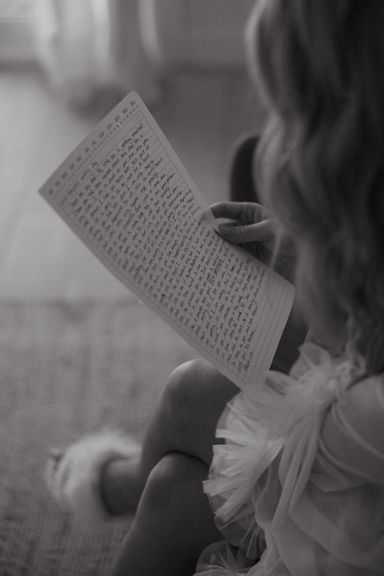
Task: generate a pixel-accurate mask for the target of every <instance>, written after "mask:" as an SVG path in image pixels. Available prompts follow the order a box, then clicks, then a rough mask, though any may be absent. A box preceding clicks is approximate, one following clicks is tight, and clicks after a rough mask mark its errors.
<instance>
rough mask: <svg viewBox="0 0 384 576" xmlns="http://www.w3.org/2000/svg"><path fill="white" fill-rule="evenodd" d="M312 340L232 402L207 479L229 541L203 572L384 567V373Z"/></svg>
mask: <svg viewBox="0 0 384 576" xmlns="http://www.w3.org/2000/svg"><path fill="white" fill-rule="evenodd" d="M363 371H364V367H363V365H361V366H354V365H352V364H351V363H350V362H349V360H348V359H347V358H345V357H342V358H337V359H335V358H332V357H331V356H330V355H329V354H328V353H327V352H326V351H325V350H323V349H322V348H320V347H318V346H316V345H314V344H311V343H306V344H304V346H303V347H302V350H301V355H300V358H299V360H298V362H297V363H296V365H295V366H294V367H293V369H292V371H291V373H290V375H289V376H286V375H284V374H281V373H277V372H270V374H269V377H268V379H267V381H266V383H265V385H264V386H262V387H260V395H259V399H258V401H257V402H254V401H252V400H250V399H249V398H247V397H246V396H245V395H244V394H242V393H240V394H239V395H238V396H236V397H235V399H234V400H233V401H232V402H231V403H230V404H229V405H228V407H227V409H226V411H225V413H224V415H223V417H222V419H221V422H220V423H219V426H218V430H217V436H218V437H221V438H224V439H225V444H219V445H217V446H215V448H214V459H213V462H212V466H211V471H210V476H209V478H208V480H207V481H206V483H205V491H206V492H207V494H208V496H209V498H210V500H211V503H212V506H213V509H214V511H215V517H216V523H217V525H218V527H219V529H220V530H221V531H222V533H223V535H224V537H225V539H224V540H223V541H222V542H221V543H217V544H215V545H214V546H213V547H209V548H208V549H206V550H205V551H204V553H203V554H202V556H201V558H200V561H199V564H198V567H197V572H196V573H197V574H199V575H200V576H202V575H204V576H229V575H233V574H236V575H238V574H247V575H248V576H288V575H289V576H308V575H311V576H320V575H321V576H344V575H345V576H347V575H348V576H357V575H359V576H362V575H367V576H370V575H374V574H375V575H377V574H383V566H384V442H383V441H382V438H384V376H382V375H379V376H375V377H372V378H367V379H361V378H362V374H363Z"/></svg>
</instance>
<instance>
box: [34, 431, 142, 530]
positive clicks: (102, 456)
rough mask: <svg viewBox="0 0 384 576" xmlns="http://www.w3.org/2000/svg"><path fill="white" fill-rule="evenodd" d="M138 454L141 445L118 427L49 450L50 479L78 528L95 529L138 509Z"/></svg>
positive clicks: (48, 478)
mask: <svg viewBox="0 0 384 576" xmlns="http://www.w3.org/2000/svg"><path fill="white" fill-rule="evenodd" d="M140 453H141V448H140V446H139V444H138V443H137V442H136V441H135V440H133V439H132V438H131V437H129V436H124V435H123V434H121V433H119V432H114V431H105V432H101V433H98V434H92V435H90V436H86V437H84V438H82V439H81V440H79V441H78V442H75V443H74V444H72V445H71V446H69V447H68V448H67V449H66V450H62V451H60V450H56V451H54V452H53V453H52V454H51V458H50V459H49V461H48V464H47V467H46V471H45V479H46V483H47V485H48V488H49V490H50V492H51V493H52V495H53V497H54V498H55V499H56V501H57V502H58V503H59V504H61V505H62V506H64V507H66V508H67V509H68V510H69V511H70V512H71V514H72V517H73V521H74V523H75V524H76V525H78V527H79V528H83V529H84V528H86V529H87V530H89V529H95V528H98V527H99V526H101V525H103V524H104V523H105V522H106V521H108V520H111V519H113V518H116V517H117V516H126V515H129V514H130V513H132V512H134V511H135V508H136V505H137V502H138V499H139V497H140V491H141V490H140V486H139V483H138V478H139V476H138V470H139V460H140Z"/></svg>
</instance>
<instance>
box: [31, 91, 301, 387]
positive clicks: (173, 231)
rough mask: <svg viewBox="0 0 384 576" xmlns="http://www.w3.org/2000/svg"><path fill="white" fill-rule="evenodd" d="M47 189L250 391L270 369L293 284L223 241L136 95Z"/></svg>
mask: <svg viewBox="0 0 384 576" xmlns="http://www.w3.org/2000/svg"><path fill="white" fill-rule="evenodd" d="M41 193H42V194H43V196H44V197H45V198H46V199H47V200H48V202H49V203H50V204H51V205H52V206H53V208H54V209H55V210H56V211H57V212H58V213H59V214H60V215H61V216H62V218H63V219H64V220H65V221H66V222H67V223H68V224H69V225H70V226H71V228H72V229H73V230H74V231H75V233H76V234H77V235H78V236H79V237H80V238H81V239H82V240H83V241H84V242H85V244H86V245H87V246H88V247H89V248H90V249H91V250H92V251H93V252H94V253H95V254H96V255H97V256H98V258H99V259H100V260H101V261H102V262H103V263H104V264H105V265H106V266H107V267H108V268H109V269H110V270H111V272H112V273H113V274H115V275H116V276H117V277H118V278H119V279H120V280H121V281H122V282H123V283H124V284H125V285H126V286H127V287H128V288H129V289H131V290H132V291H133V292H135V293H136V294H137V295H138V296H139V297H140V298H141V299H142V300H143V301H145V302H146V303H147V304H148V305H150V306H151V307H152V308H153V309H154V310H155V311H156V312H157V313H158V314H159V315H160V316H161V317H162V318H163V319H164V320H165V321H166V322H168V323H169V324H170V325H171V326H172V327H173V328H174V329H175V330H176V331H178V332H179V333H180V334H181V335H182V336H183V337H184V338H185V339H186V340H187V341H188V342H189V343H190V344H191V345H192V346H194V347H195V349H197V350H198V351H199V353H201V354H202V355H203V356H205V357H206V358H208V359H209V360H210V361H211V362H213V363H214V364H216V366H217V367H218V368H219V370H221V371H222V372H223V373H224V374H225V375H226V376H228V377H229V378H231V379H232V380H233V381H234V382H235V383H236V384H237V385H238V386H240V387H241V388H243V389H247V390H248V391H249V393H252V391H253V389H254V387H255V384H257V382H259V381H262V380H263V379H264V377H265V374H266V371H267V370H268V369H269V366H270V363H271V361H272V358H273V355H274V353H275V351H276V348H277V345H278V342H279V339H280V337H281V333H282V331H283V328H284V326H285V323H286V320H287V318H288V315H289V312H290V309H291V305H292V300H293V288H292V286H291V285H290V284H289V283H287V282H286V281H285V280H283V279H282V278H280V277H278V276H277V275H276V274H275V273H273V272H272V271H271V270H270V269H268V268H267V267H266V266H265V265H263V264H262V263H260V262H258V261H257V260H256V259H255V258H253V257H251V256H250V255H248V254H247V253H246V252H244V251H242V250H241V249H239V248H237V247H235V246H233V245H230V244H228V243H227V242H225V241H224V240H222V239H221V238H220V236H219V235H218V234H217V233H216V231H215V229H214V219H213V216H212V214H211V213H210V210H209V207H208V205H207V203H206V201H205V200H204V198H203V197H202V196H201V195H200V194H199V192H198V191H197V189H196V187H195V186H194V184H193V182H192V180H191V179H190V177H189V176H188V174H187V173H186V171H185V169H184V167H183V166H182V164H181V162H180V160H179V159H178V158H177V156H176V154H175V152H174V151H173V149H172V148H171V146H170V144H169V143H168V142H167V140H166V138H165V136H164V135H163V133H162V132H161V130H160V128H159V127H158V125H157V124H156V122H155V120H154V119H153V118H152V116H151V115H150V113H149V111H148V110H147V108H146V107H145V105H144V104H143V102H142V101H141V99H140V98H139V96H138V95H137V94H136V93H130V94H129V95H128V96H127V97H126V98H125V99H124V100H123V101H122V102H121V103H120V104H119V105H118V106H117V107H116V108H115V109H114V110H113V111H112V112H111V113H110V114H109V115H108V116H107V117H106V118H105V119H104V120H102V121H101V122H100V124H99V125H98V126H97V127H96V128H95V130H94V131H93V132H92V133H91V134H90V136H88V137H87V138H86V139H85V140H84V142H83V143H81V144H80V146H79V147H78V148H77V149H76V150H75V151H74V152H73V153H72V154H71V155H70V156H69V157H68V158H67V160H65V161H64V163H63V164H62V165H61V166H60V167H59V168H58V169H57V170H56V172H55V173H54V174H53V175H52V176H51V177H50V178H49V180H48V181H47V182H46V184H45V185H44V186H43V188H42V190H41Z"/></svg>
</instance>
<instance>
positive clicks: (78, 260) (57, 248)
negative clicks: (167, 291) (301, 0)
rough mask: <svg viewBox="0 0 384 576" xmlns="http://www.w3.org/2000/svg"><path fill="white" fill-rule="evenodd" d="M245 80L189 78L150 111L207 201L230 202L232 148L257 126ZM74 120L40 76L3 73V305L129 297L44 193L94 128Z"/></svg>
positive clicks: (88, 120) (176, 79)
mask: <svg viewBox="0 0 384 576" xmlns="http://www.w3.org/2000/svg"><path fill="white" fill-rule="evenodd" d="M256 102H257V100H256V98H255V95H254V92H253V89H252V87H251V86H250V84H249V81H248V79H247V78H246V76H245V74H243V73H241V72H230V73H229V72H225V73H224V72H219V71H214V72H202V71H197V70H195V71H193V72H188V73H186V72H184V73H177V74H176V73H175V74H174V75H172V77H171V78H170V79H169V86H168V88H167V92H166V94H165V97H164V100H163V101H162V103H161V104H160V105H158V106H157V107H156V108H155V109H153V110H152V112H153V114H154V116H155V117H156V119H157V121H158V123H159V124H160V126H161V127H162V129H163V131H164V132H165V134H166V135H167V137H168V138H169V140H170V141H171V143H172V144H173V146H174V148H175V149H176V151H177V153H178V154H179V156H180V157H181V159H182V161H183V162H184V164H185V166H186V168H187V170H188V171H189V173H190V175H191V176H192V178H193V180H194V181H195V183H196V184H197V186H198V187H199V189H200V190H201V192H202V193H203V194H204V195H205V196H206V197H207V199H208V201H209V202H210V203H211V202H214V201H216V200H220V199H224V198H225V197H226V195H227V175H228V166H229V157H230V151H231V147H232V145H233V143H234V141H235V140H236V138H238V136H239V135H241V134H243V133H244V132H247V131H253V130H256V129H257V128H258V127H259V126H260V122H261V113H260V111H259V112H258V110H259V109H258V106H257V104H256ZM98 119H99V117H97V115H95V114H93V115H87V116H85V115H81V114H79V113H76V112H75V111H73V110H72V109H71V108H70V107H69V106H68V105H67V104H66V103H65V102H64V101H62V100H61V99H60V98H59V97H58V95H57V94H55V93H54V92H53V91H52V90H50V89H49V87H48V86H47V85H46V83H45V82H44V79H43V78H42V77H41V75H40V74H39V73H38V71H36V70H31V69H29V70H28V69H19V70H16V69H14V70H13V69H1V68H0V134H1V137H0V298H8V297H12V298H16V299H34V298H39V299H40V298H68V299H72V298H79V297H102V298H104V297H105V298H115V297H119V296H121V295H123V294H124V293H125V290H126V289H125V288H124V287H123V286H122V285H121V284H120V283H119V282H117V280H115V279H114V278H113V277H112V276H111V275H110V273H109V272H107V271H106V270H105V269H104V268H103V266H102V265H101V264H99V263H98V261H97V260H96V259H95V258H94V257H93V256H92V255H91V254H90V253H89V252H88V251H87V249H86V248H84V247H83V246H82V245H81V243H80V241H78V240H77V239H76V237H75V236H74V235H73V234H72V232H71V231H70V230H69V229H68V228H67V227H66V226H65V225H64V224H63V223H62V222H61V221H60V219H59V218H58V217H57V216H56V215H55V214H54V213H53V211H52V210H51V209H50V208H49V207H48V206H47V205H45V203H44V201H43V200H42V199H41V198H40V197H39V195H38V193H37V191H38V189H39V187H40V185H41V184H42V183H43V181H44V180H45V179H46V177H48V176H49V174H50V173H51V172H52V171H53V170H54V168H55V167H56V166H57V165H58V164H59V163H60V162H61V161H62V160H63V159H64V157H65V156H66V155H67V154H68V153H69V152H70V151H71V150H72V148H73V147H74V146H75V145H77V144H78V143H79V142H80V140H81V139H82V138H83V137H84V136H85V135H86V134H87V133H88V132H89V130H90V129H91V128H92V126H93V125H94V124H95V123H96V122H97V120H98Z"/></svg>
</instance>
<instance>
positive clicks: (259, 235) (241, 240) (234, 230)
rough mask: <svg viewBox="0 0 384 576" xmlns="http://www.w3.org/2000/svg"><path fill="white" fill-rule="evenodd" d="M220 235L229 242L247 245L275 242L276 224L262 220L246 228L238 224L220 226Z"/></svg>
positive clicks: (269, 220)
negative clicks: (248, 243)
mask: <svg viewBox="0 0 384 576" xmlns="http://www.w3.org/2000/svg"><path fill="white" fill-rule="evenodd" d="M219 232H220V235H221V236H222V237H223V238H224V239H225V240H228V242H232V243H234V244H246V243H247V242H261V243H263V244H266V243H269V242H273V241H274V239H275V234H276V227H275V222H274V221H273V220H271V219H268V220H262V221H261V222H257V223H255V224H248V225H245V226H242V225H237V224H236V223H230V224H220V225H219Z"/></svg>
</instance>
